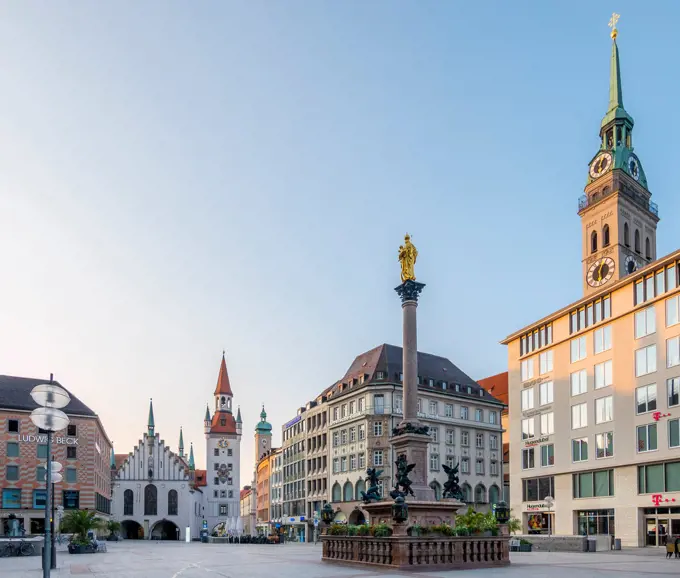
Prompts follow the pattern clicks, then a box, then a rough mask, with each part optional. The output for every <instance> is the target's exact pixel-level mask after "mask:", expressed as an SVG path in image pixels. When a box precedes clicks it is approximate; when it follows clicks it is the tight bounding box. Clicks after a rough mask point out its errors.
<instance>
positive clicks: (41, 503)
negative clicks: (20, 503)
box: [33, 490, 47, 510]
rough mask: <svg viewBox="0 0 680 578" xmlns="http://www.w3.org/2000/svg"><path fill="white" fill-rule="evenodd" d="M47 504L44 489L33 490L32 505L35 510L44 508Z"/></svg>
mask: <svg viewBox="0 0 680 578" xmlns="http://www.w3.org/2000/svg"><path fill="white" fill-rule="evenodd" d="M45 504H47V491H46V490H33V507H34V508H35V509H36V510H44V509H45Z"/></svg>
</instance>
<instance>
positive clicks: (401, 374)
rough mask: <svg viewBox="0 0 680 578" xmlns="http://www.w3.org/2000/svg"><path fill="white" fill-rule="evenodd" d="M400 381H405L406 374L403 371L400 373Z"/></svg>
mask: <svg viewBox="0 0 680 578" xmlns="http://www.w3.org/2000/svg"><path fill="white" fill-rule="evenodd" d="M399 381H404V374H403V373H400V374H399Z"/></svg>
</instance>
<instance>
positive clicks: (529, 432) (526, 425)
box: [522, 417, 535, 440]
mask: <svg viewBox="0 0 680 578" xmlns="http://www.w3.org/2000/svg"><path fill="white" fill-rule="evenodd" d="M533 437H535V434H534V418H533V417H530V418H528V419H523V420H522V439H523V440H526V439H530V438H533Z"/></svg>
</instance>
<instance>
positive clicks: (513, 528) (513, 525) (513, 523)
mask: <svg viewBox="0 0 680 578" xmlns="http://www.w3.org/2000/svg"><path fill="white" fill-rule="evenodd" d="M510 512H512V510H510ZM521 529H522V522H521V521H520V520H518V519H517V518H510V519H509V520H508V530H509V531H510V532H512V533H513V534H517V532H519V531H520V530H521Z"/></svg>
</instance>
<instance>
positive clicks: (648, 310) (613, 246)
mask: <svg viewBox="0 0 680 578" xmlns="http://www.w3.org/2000/svg"><path fill="white" fill-rule="evenodd" d="M614 38H615V34H614ZM611 70H612V77H611V81H610V108H609V110H608V112H607V114H606V116H605V118H604V119H603V121H602V126H601V130H600V138H601V145H600V150H599V152H598V153H597V154H596V155H595V157H594V158H593V160H592V161H591V164H590V170H589V176H588V184H587V185H586V188H585V196H584V197H582V199H581V200H580V202H579V216H580V217H581V221H582V242H583V286H584V297H583V298H582V299H580V300H579V301H577V302H575V303H572V304H571V305H569V306H567V307H565V308H563V309H560V310H559V311H557V312H555V313H553V314H551V315H549V316H547V317H544V318H543V319H541V320H539V321H537V322H535V323H532V324H531V325H528V326H527V327H525V328H523V329H521V330H520V331H517V332H515V333H513V334H512V335H510V336H509V337H508V338H506V339H505V340H504V341H503V343H504V344H506V345H507V346H508V383H509V408H510V411H509V418H510V435H509V445H510V448H509V450H510V498H511V506H512V508H513V510H514V513H515V514H519V513H521V516H522V522H523V525H524V531H525V532H529V533H532V532H536V533H548V532H549V531H550V532H553V533H555V534H561V535H575V534H580V535H584V534H588V535H594V534H609V535H611V536H613V537H614V536H615V537H616V538H620V539H621V541H622V544H623V545H624V546H645V545H648V546H651V545H662V544H664V543H665V542H666V541H667V539H668V536H670V535H673V536H680V314H679V312H680V286H679V285H680V283H679V282H680V279H679V277H678V271H679V270H680V251H676V252H674V253H672V254H670V255H668V256H666V257H663V258H661V259H657V258H656V250H657V244H656V224H657V222H658V220H659V219H658V209H657V207H656V205H655V204H654V203H652V202H651V199H650V197H651V193H650V192H649V190H648V189H647V181H646V177H645V174H644V171H643V170H642V166H641V164H640V161H639V159H638V157H637V156H636V155H635V153H633V148H632V129H633V120H632V118H631V117H630V116H629V115H628V114H627V112H626V111H625V109H624V108H623V103H622V96H621V79H620V72H619V55H618V48H617V46H616V40H615V39H614V43H613V46H612V67H611ZM549 498H553V499H554V502H553V501H552V500H550V499H549Z"/></svg>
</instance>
